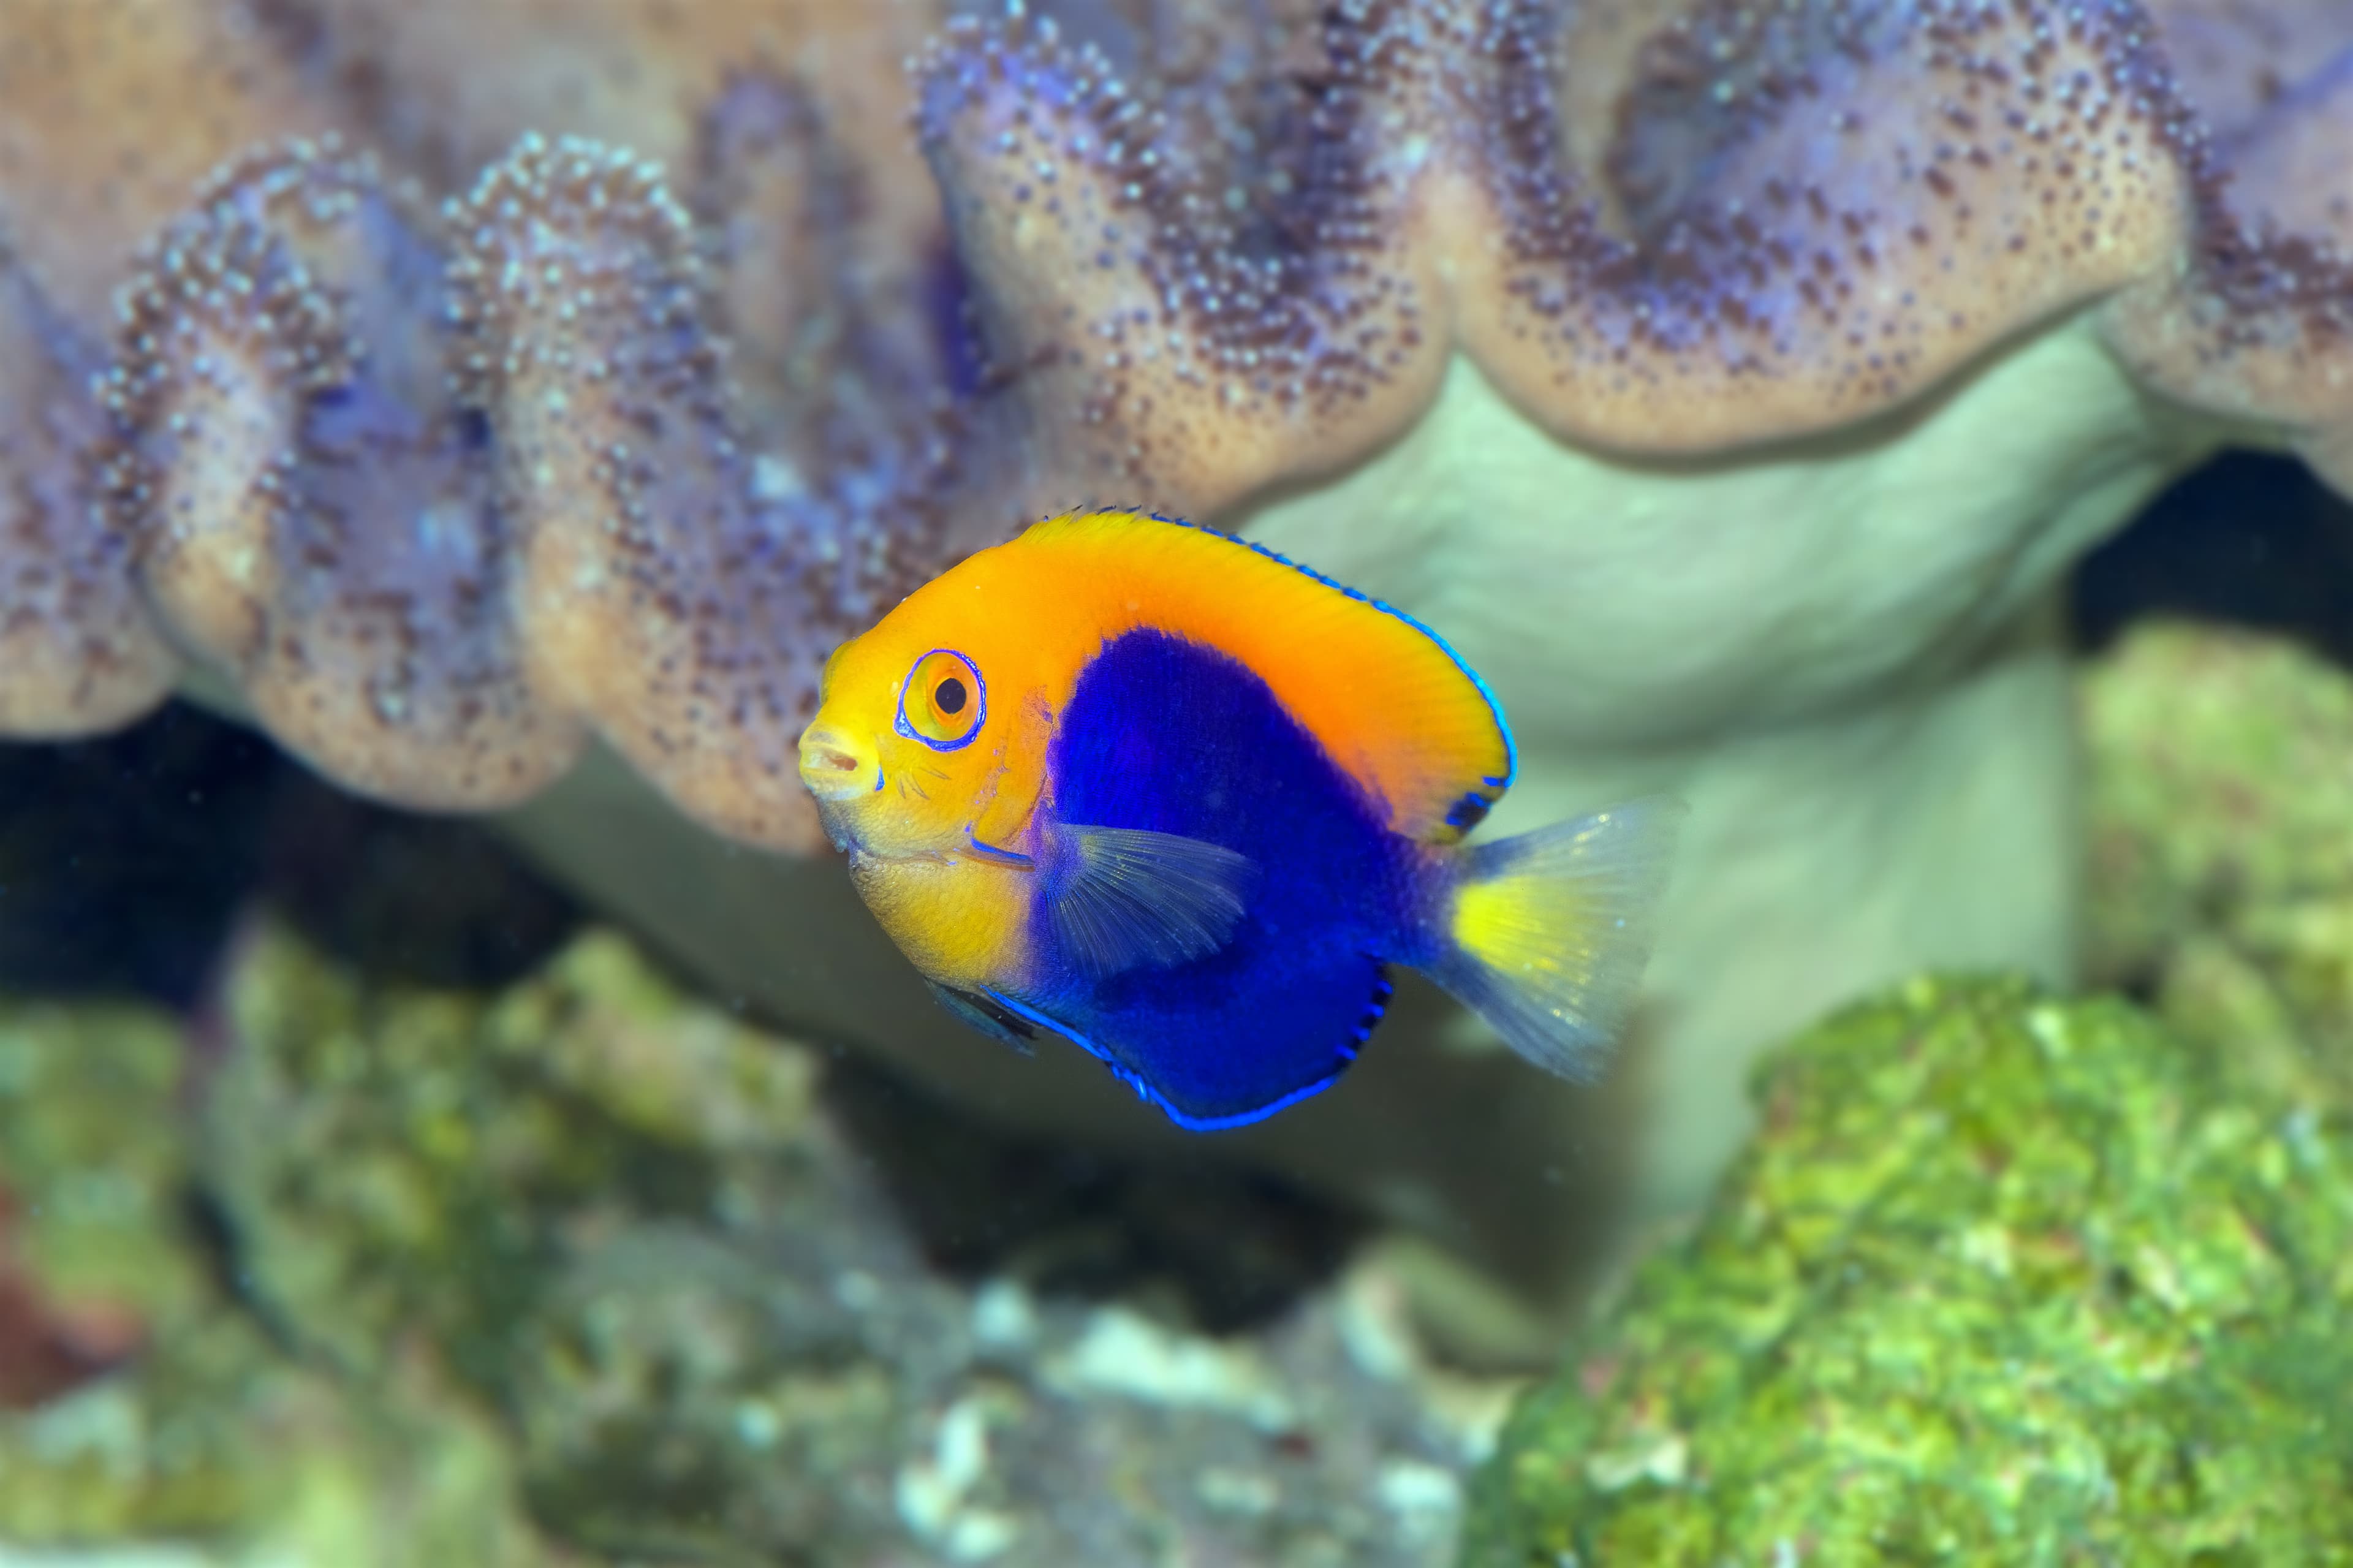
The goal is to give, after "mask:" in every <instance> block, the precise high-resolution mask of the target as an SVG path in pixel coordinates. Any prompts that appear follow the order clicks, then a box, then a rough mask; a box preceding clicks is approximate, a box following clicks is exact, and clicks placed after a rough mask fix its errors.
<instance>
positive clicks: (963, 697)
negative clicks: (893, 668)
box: [893, 647, 988, 752]
mask: <svg viewBox="0 0 2353 1568" xmlns="http://www.w3.org/2000/svg"><path fill="white" fill-rule="evenodd" d="M987 720H988V687H987V683H986V682H984V681H983V680H982V679H980V671H979V669H978V668H976V667H975V666H974V664H973V662H972V660H970V659H968V658H965V656H964V655H962V654H960V653H958V652H956V651H955V649H954V648H948V647H938V648H934V649H933V650H932V651H931V652H929V653H927V654H925V655H924V656H923V658H919V659H917V660H916V661H915V667H914V668H913V669H911V670H909V671H908V672H907V679H906V682H905V684H904V685H902V686H901V687H900V688H899V717H898V721H897V723H896V724H895V725H894V726H893V727H894V728H895V729H897V731H899V733H901V734H902V735H906V736H910V737H912V738H913V739H915V740H918V741H921V742H923V744H925V745H927V746H929V747H931V748H932V750H934V751H935V752H953V751H955V749H956V748H957V747H959V746H963V745H965V744H968V743H969V742H971V740H972V738H973V737H974V736H975V735H977V734H978V733H980V727H981V725H982V724H984V723H986V722H987Z"/></svg>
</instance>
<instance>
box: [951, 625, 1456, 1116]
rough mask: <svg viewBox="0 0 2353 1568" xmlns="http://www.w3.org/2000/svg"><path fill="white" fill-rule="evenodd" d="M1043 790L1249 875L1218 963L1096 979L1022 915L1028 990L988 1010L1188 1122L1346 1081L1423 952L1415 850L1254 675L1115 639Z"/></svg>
mask: <svg viewBox="0 0 2353 1568" xmlns="http://www.w3.org/2000/svg"><path fill="white" fill-rule="evenodd" d="M1048 780H1049V783H1048V792H1049V795H1048V798H1049V800H1050V803H1051V810H1052V813H1053V816H1054V817H1055V818H1056V820H1058V821H1060V822H1067V823H1071V824H1076V825H1080V826H1092V827H1123V828H1147V829H1150V830H1152V831H1154V832H1157V833H1171V834H1177V835H1180V836H1182V837H1187V838H1198V839H1203V840H1206V841H1208V842H1209V843H1211V844H1217V845H1221V846H1223V847H1226V848H1229V849H1232V850H1235V851H1237V852H1239V853H1240V854H1242V855H1244V856H1247V857H1248V858H1250V861H1251V863H1252V864H1253V866H1255V867H1256V868H1257V870H1258V878H1257V880H1256V882H1255V884H1254V886H1253V888H1252V889H1251V893H1250V901H1249V905H1248V907H1247V910H1246V912H1245V913H1244V914H1243V916H1242V919H1241V921H1240V924H1239V925H1238V926H1237V927H1236V928H1235V930H1234V931H1233V934H1232V937H1231V938H1230V940H1229V941H1228V942H1226V944H1225V945H1224V946H1223V947H1221V948H1219V950H1218V951H1217V952H1212V953H1210V954H1208V956H1206V957H1203V958H1199V959H1195V960H1192V961H1189V962H1187V963H1180V964H1176V965H1173V966H1170V967H1166V968H1138V969H1134V970H1131V971H1128V972H1125V973H1118V974H1114V975H1112V976H1110V977H1109V978H1106V979H1101V980H1092V979H1089V978H1087V977H1086V976H1085V975H1083V974H1082V973H1081V972H1080V970H1079V968H1078V966H1077V965H1075V964H1073V963H1070V962H1069V961H1068V960H1067V959H1065V958H1064V957H1063V956H1062V955H1061V954H1060V951H1059V947H1058V939H1057V937H1056V935H1055V930H1054V924H1053V921H1052V919H1051V914H1050V910H1047V909H1045V908H1043V907H1039V908H1037V909H1033V910H1031V912H1030V918H1029V938H1030V941H1031V942H1032V944H1033V945H1032V947H1031V952H1033V953H1035V954H1037V955H1038V962H1039V976H1040V977H1039V980H1038V982H1037V983H1036V984H1033V985H1030V986H1026V987H1025V988H1024V989H1023V991H1022V993H1021V994H1020V995H1018V996H1014V995H1008V994H1003V993H992V998H991V999H992V1000H994V1001H995V1002H997V1004H998V1005H1001V1006H1003V1007H1004V1008H1006V1009H1007V1010H1008V1011H1009V1012H1011V1013H1013V1014H1015V1015H1016V1016H1019V1017H1022V1018H1024V1019H1025V1020H1027V1021H1029V1022H1031V1023H1034V1024H1037V1025H1039V1026H1042V1027H1045V1028H1049V1029H1051V1030H1053V1031H1055V1032H1056V1033H1059V1034H1062V1035H1064V1036H1067V1037H1070V1038H1071V1040H1073V1041H1074V1042H1076V1043H1077V1044H1079V1045H1081V1046H1082V1047H1085V1048H1086V1049H1087V1050H1089V1051H1092V1053H1094V1054H1095V1055H1096V1056H1098V1057H1101V1058H1103V1060H1105V1061H1106V1062H1108V1063H1110V1064H1111V1066H1112V1068H1113V1070H1114V1071H1116V1072H1117V1073H1118V1074H1119V1075H1120V1076H1121V1077H1122V1078H1123V1079H1126V1080H1127V1081H1128V1082H1129V1083H1131V1084H1132V1085H1134V1087H1135V1089H1137V1091H1138V1092H1139V1093H1141V1094H1143V1095H1144V1096H1145V1098H1147V1099H1149V1100H1152V1101H1154V1102H1155V1104H1157V1105H1159V1106H1160V1108H1161V1109H1162V1110H1165V1111H1166V1112H1167V1114H1168V1115H1169V1116H1170V1117H1171V1118H1173V1119H1174V1120H1176V1121H1178V1122H1180V1123H1182V1124H1183V1125H1185V1126H1187V1127H1190V1128H1195V1129H1209V1128H1221V1127H1238V1126H1241V1125H1244V1124H1246V1123H1249V1122H1252V1121H1259V1120H1261V1118H1264V1117H1267V1116H1271V1115H1272V1114H1273V1113H1274V1112H1275V1111H1277V1110H1282V1109H1283V1108H1284V1107H1285V1106H1288V1105H1293V1104H1295V1103H1297V1102H1298V1101H1300V1100H1304V1099H1306V1098H1307V1097H1308V1096H1310V1095H1312V1094H1314V1093H1315V1092H1317V1091H1318V1090H1320V1089H1324V1088H1327V1087H1329V1086H1330V1085H1331V1083H1332V1082H1333V1080H1335V1079H1337V1078H1338V1077H1339V1076H1340V1074H1341V1073H1342V1072H1344V1071H1345V1070H1346V1068H1347V1066H1348V1063H1349V1062H1351V1061H1353V1060H1354V1059H1356V1051H1357V1047H1360V1046H1361V1045H1362V1044H1363V1043H1364V1041H1365V1038H1366V1036H1368V1035H1369V1034H1370V1033H1371V1031H1372V1028H1373V1026H1374V1025H1375V1024H1376V1023H1377V1022H1378V1021H1379V1018H1380V1016H1381V1011H1382V1009H1383V1008H1384V1007H1385V1006H1386V1005H1387V1003H1388V994H1389V984H1388V980H1387V978H1386V977H1385V974H1384V968H1385V965H1387V964H1388V963H1392V962H1398V963H1415V962H1418V961H1419V959H1420V958H1421V957H1422V956H1423V955H1422V954H1420V953H1419V952H1415V951H1413V949H1415V948H1416V947H1418V946H1419V942H1417V940H1416V939H1415V938H1414V937H1413V935H1412V934H1411V933H1412V932H1413V931H1415V930H1417V929H1418V928H1417V925H1416V923H1415V921H1413V919H1412V918H1411V909H1412V903H1413V900H1414V897H1415V892H1414V889H1415V864H1414V861H1413V858H1412V855H1413V851H1412V847H1410V846H1409V845H1408V844H1407V843H1406V841H1405V840H1403V839H1401V838H1399V837H1398V836H1397V835H1395V834H1393V833H1391V832H1389V831H1388V827H1387V826H1386V825H1385V823H1384V820H1383V818H1382V817H1381V816H1380V815H1379V814H1378V812H1377V808H1376V806H1375V805H1374V803H1373V802H1372V801H1371V800H1370V799H1368V798H1367V797H1366V794H1365V792H1364V791H1363V790H1362V789H1360V788H1359V787H1358V786H1357V785H1356V784H1355V782H1354V781H1353V780H1351V779H1349V778H1348V777H1347V775H1345V773H1342V772H1341V771H1340V769H1339V768H1338V767H1337V766H1335V764H1334V763H1333V762H1332V761H1331V759H1330V758H1329V757H1328V756H1326V755H1325V753H1324V750H1323V748H1322V747H1321V746H1319V745H1318V744H1317V743H1316V742H1315V740H1314V737H1313V736H1312V735H1310V734H1309V733H1308V732H1307V731H1306V730H1305V729H1304V728H1303V727H1302V726H1301V725H1300V724H1299V723H1298V722H1297V721H1295V720H1293V718H1292V717H1291V715H1290V714H1289V713H1287V712H1286V711H1284V710H1283V708H1282V704H1281V703H1280V702H1279V701H1278V700H1276V698H1275V696H1274V694H1273V692H1272V691H1271V690H1270V689H1268V687H1267V684H1266V682H1265V681H1263V680H1261V679H1259V677H1258V676H1257V675H1255V674H1253V673H1252V672H1251V671H1250V669H1249V668H1246V667H1244V666H1243V665H1242V664H1241V663H1240V662H1239V661H1237V660H1236V659H1234V658H1230V657H1229V656H1228V655H1226V654H1224V653H1222V652H1219V650H1217V649H1215V648H1211V647H1205V646H1203V645H1201V644H1199V643H1195V642H1191V641H1189V640H1187V639H1185V638H1183V637H1175V636H1172V635H1170V634H1168V633H1166V632H1161V631H1155V630H1143V631H1134V632H1129V633H1126V634H1124V635H1123V636H1121V637H1117V638H1115V639H1114V640H1113V641H1111V642H1110V643H1107V644H1106V645H1105V646H1104V647H1103V652H1102V653H1101V654H1099V655H1098V656H1097V657H1096V658H1094V659H1093V660H1092V662H1091V663H1089V664H1088V666H1087V667H1086V668H1085V669H1084V670H1082V672H1081V674H1080V677H1079V679H1078V682H1077V685H1076V688H1075V689H1074V690H1073V691H1072V693H1071V700H1070V703H1069V705H1068V706H1067V707H1066V708H1065V709H1064V710H1063V712H1062V714H1061V716H1060V723H1059V724H1058V726H1057V729H1056V733H1055V736H1054V740H1053V742H1052V745H1051V748H1050V752H1049V756H1048Z"/></svg>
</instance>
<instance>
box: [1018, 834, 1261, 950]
mask: <svg viewBox="0 0 2353 1568" xmlns="http://www.w3.org/2000/svg"><path fill="white" fill-rule="evenodd" d="M1253 871H1254V868H1253V867H1252V866H1251V865H1250V860H1249V858H1247V857H1245V856H1242V855H1239V854H1237V853H1235V852H1234V851H1233V850H1231V849H1228V848H1226V847H1223V846H1222V845H1217V844H1211V843H1208V842H1207V841H1205V840H1203V839H1198V838H1185V837H1179V836H1177V835H1176V834H1173V833H1155V832H1152V831H1150V830H1148V829H1145V828H1140V827H1083V826H1069V825H1062V826H1057V827H1055V828H1054V829H1053V831H1052V834H1051V836H1050V852H1049V855H1048V857H1047V864H1046V874H1047V883H1046V887H1045V897H1046V899H1047V900H1048V906H1047V907H1048V911H1049V915H1050V919H1051V921H1052V922H1053V929H1054V932H1055V935H1056V936H1057V937H1059V938H1060V942H1061V947H1062V952H1063V953H1064V955H1065V956H1066V957H1067V958H1068V959H1069V960H1070V962H1071V963H1073V964H1075V965H1076V966H1077V967H1078V969H1079V970H1080V972H1081V973H1084V974H1087V975H1090V976H1092V977H1093V978H1096V979H1102V978H1104V977H1106V976H1109V975H1113V974H1118V973H1124V972H1125V971H1127V970H1131V969H1136V968H1142V967H1152V968H1169V967H1172V966H1174V965H1176V964H1179V963H1187V962H1189V961H1191V960H1193V959H1197V958H1206V957H1207V956H1208V955H1209V954H1210V953H1213V952H1217V951H1218V950H1219V948H1221V947H1223V946H1225V945H1226V943H1227V942H1229V941H1230V940H1231V939H1232V937H1233V933H1234V928H1235V926H1237V925H1238V924H1240V921H1241V918H1242V912H1243V910H1244V909H1245V907H1246V904H1245V899H1246V896H1247V894H1248V891H1249V887H1250V879H1251V877H1252V875H1253Z"/></svg>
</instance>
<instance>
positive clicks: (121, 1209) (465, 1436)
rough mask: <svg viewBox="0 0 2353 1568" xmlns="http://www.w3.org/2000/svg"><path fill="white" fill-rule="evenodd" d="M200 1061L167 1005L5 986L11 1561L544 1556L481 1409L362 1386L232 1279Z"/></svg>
mask: <svg viewBox="0 0 2353 1568" xmlns="http://www.w3.org/2000/svg"><path fill="white" fill-rule="evenodd" d="M188 1060H189V1048H188V1045H187V1042H186V1039H185V1035H184V1032H183V1031H182V1029H181V1028H180V1027H179V1026H177V1025H176V1024H175V1023H174V1021H173V1020H171V1019H170V1018H168V1017H166V1016H164V1015H163V1014H161V1013H160V1012H157V1011H154V1010H152V1009H147V1008H142V1007H136V1006H127V1005H118V1004H100V1003H81V1004H63V1003H58V1002H54V1001H47V1002H36V1001H30V1000H24V999H16V998H6V997H0V1199H5V1205H4V1207H5V1212H0V1559H5V1560H11V1561H13V1560H14V1559H13V1558H10V1557H9V1553H10V1552H23V1551H28V1550H29V1551H33V1552H36V1553H37V1552H43V1551H47V1550H51V1549H56V1550H62V1551H67V1552H75V1553H84V1552H95V1553H97V1555H96V1556H92V1557H88V1558H84V1557H82V1556H79V1555H76V1556H72V1557H69V1558H61V1559H58V1560H59V1561H90V1562H100V1561H108V1560H111V1558H110V1557H109V1555H108V1554H109V1553H111V1552H122V1553H126V1554H127V1556H126V1558H125V1560H127V1561H153V1562H156V1563H174V1564H184V1565H186V1568H208V1565H214V1564H220V1565H231V1564H247V1563H254V1564H260V1563H337V1564H350V1565H351V1568H423V1565H425V1564H446V1563H469V1564H480V1565H481V1568H553V1565H554V1563H558V1562H559V1561H561V1559H560V1557H559V1556H558V1555H557V1554H555V1553H552V1552H547V1551H546V1550H544V1548H543V1544H542V1543H541V1542H539V1540H538V1539H537V1537H536V1536H535V1535H534V1533H533V1531H531V1530H530V1529H529V1527H528V1525H527V1524H526V1523H525V1522H524V1521H523V1520H522V1516H521V1513H520V1511H519V1510H517V1509H516V1508H515V1506H514V1503H513V1501H512V1476H511V1467H510V1466H509V1464H508V1462H507V1460H506V1458H505V1456H504V1453H503V1451H502V1450H501V1447H499V1445H498V1444H497V1443H496V1442H495V1441H494V1440H493V1439H492V1438H491V1436H490V1435H489V1434H488V1432H487V1431H486V1430H485V1427H484V1424H483V1423H482V1421H481V1420H480V1416H479V1415H470V1413H468V1412H467V1411H465V1410H464V1409H463V1408H462V1407H461V1406H459V1405H457V1404H456V1403H454V1402H452V1401H451V1400H449V1399H448V1398H447V1397H446V1396H445V1395H444V1394H442V1393H441V1391H438V1390H436V1389H433V1388H431V1387H429V1386H427V1383H426V1380H423V1379H421V1378H420V1377H418V1376H417V1373H416V1371H415V1369H413V1368H411V1369H405V1370H404V1371H403V1372H402V1373H401V1374H400V1375H399V1376H397V1377H396V1378H395V1379H392V1380H390V1381H389V1382H388V1384H386V1386H385V1388H384V1389H382V1390H380V1391H378V1392H379V1395H380V1396H379V1397H377V1398H375V1399H373V1400H371V1401H366V1402H354V1401H353V1400H352V1399H351V1398H350V1397H349V1391H348V1390H346V1389H345V1388H343V1387H342V1386H340V1385H338V1384H336V1383H334V1382H333V1381H332V1380H331V1379H328V1378H325V1377H322V1376H320V1375H319V1374H318V1373H316V1372H315V1371H313V1370H311V1369H310V1368H306V1367H305V1366H303V1365H301V1363H299V1362H297V1361H295V1360H292V1359H290V1358H289V1357H288V1356H287V1355H286V1354H285V1353H284V1351H283V1348H282V1347H281V1346H280V1345H278V1344H276V1343H274V1342H272V1338H271V1336H270V1335H269V1332H268V1331H267V1330H266V1328H265V1327H264V1325H263V1324H261V1323H259V1322H258V1321H256V1320H255V1319H254V1317H253V1315H252V1314H251V1313H250V1312H249V1311H248V1310H247V1309H246V1306H245V1304H244V1303H242V1302H240V1301H238V1300H236V1299H235V1295H234V1292H233V1291H232V1290H231V1289H227V1281H226V1280H225V1279H223V1278H222V1275H223V1272H224V1270H223V1269H222V1268H221V1267H220V1259H219V1258H218V1256H217V1254H216V1248H215V1246H214V1239H213V1238H211V1237H207V1236H206V1234H204V1230H205V1227H204V1226H201V1225H199V1224H197V1223H196V1222H195V1215H196V1213H197V1212H198V1211H197V1209H196V1207H195V1203H194V1201H193V1193H194V1187H193V1183H194V1173H193V1170H192V1160H191V1151H190V1149H189V1140H188V1138H187V1136H186V1133H187V1128H186V1118H185V1111H184V1108H183V1105H182V1093H183V1089H184V1087H185V1085H184V1079H185V1072H186V1069H187V1066H188ZM35 1560H45V1559H40V1558H38V1557H37V1558H36V1559H35Z"/></svg>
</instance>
